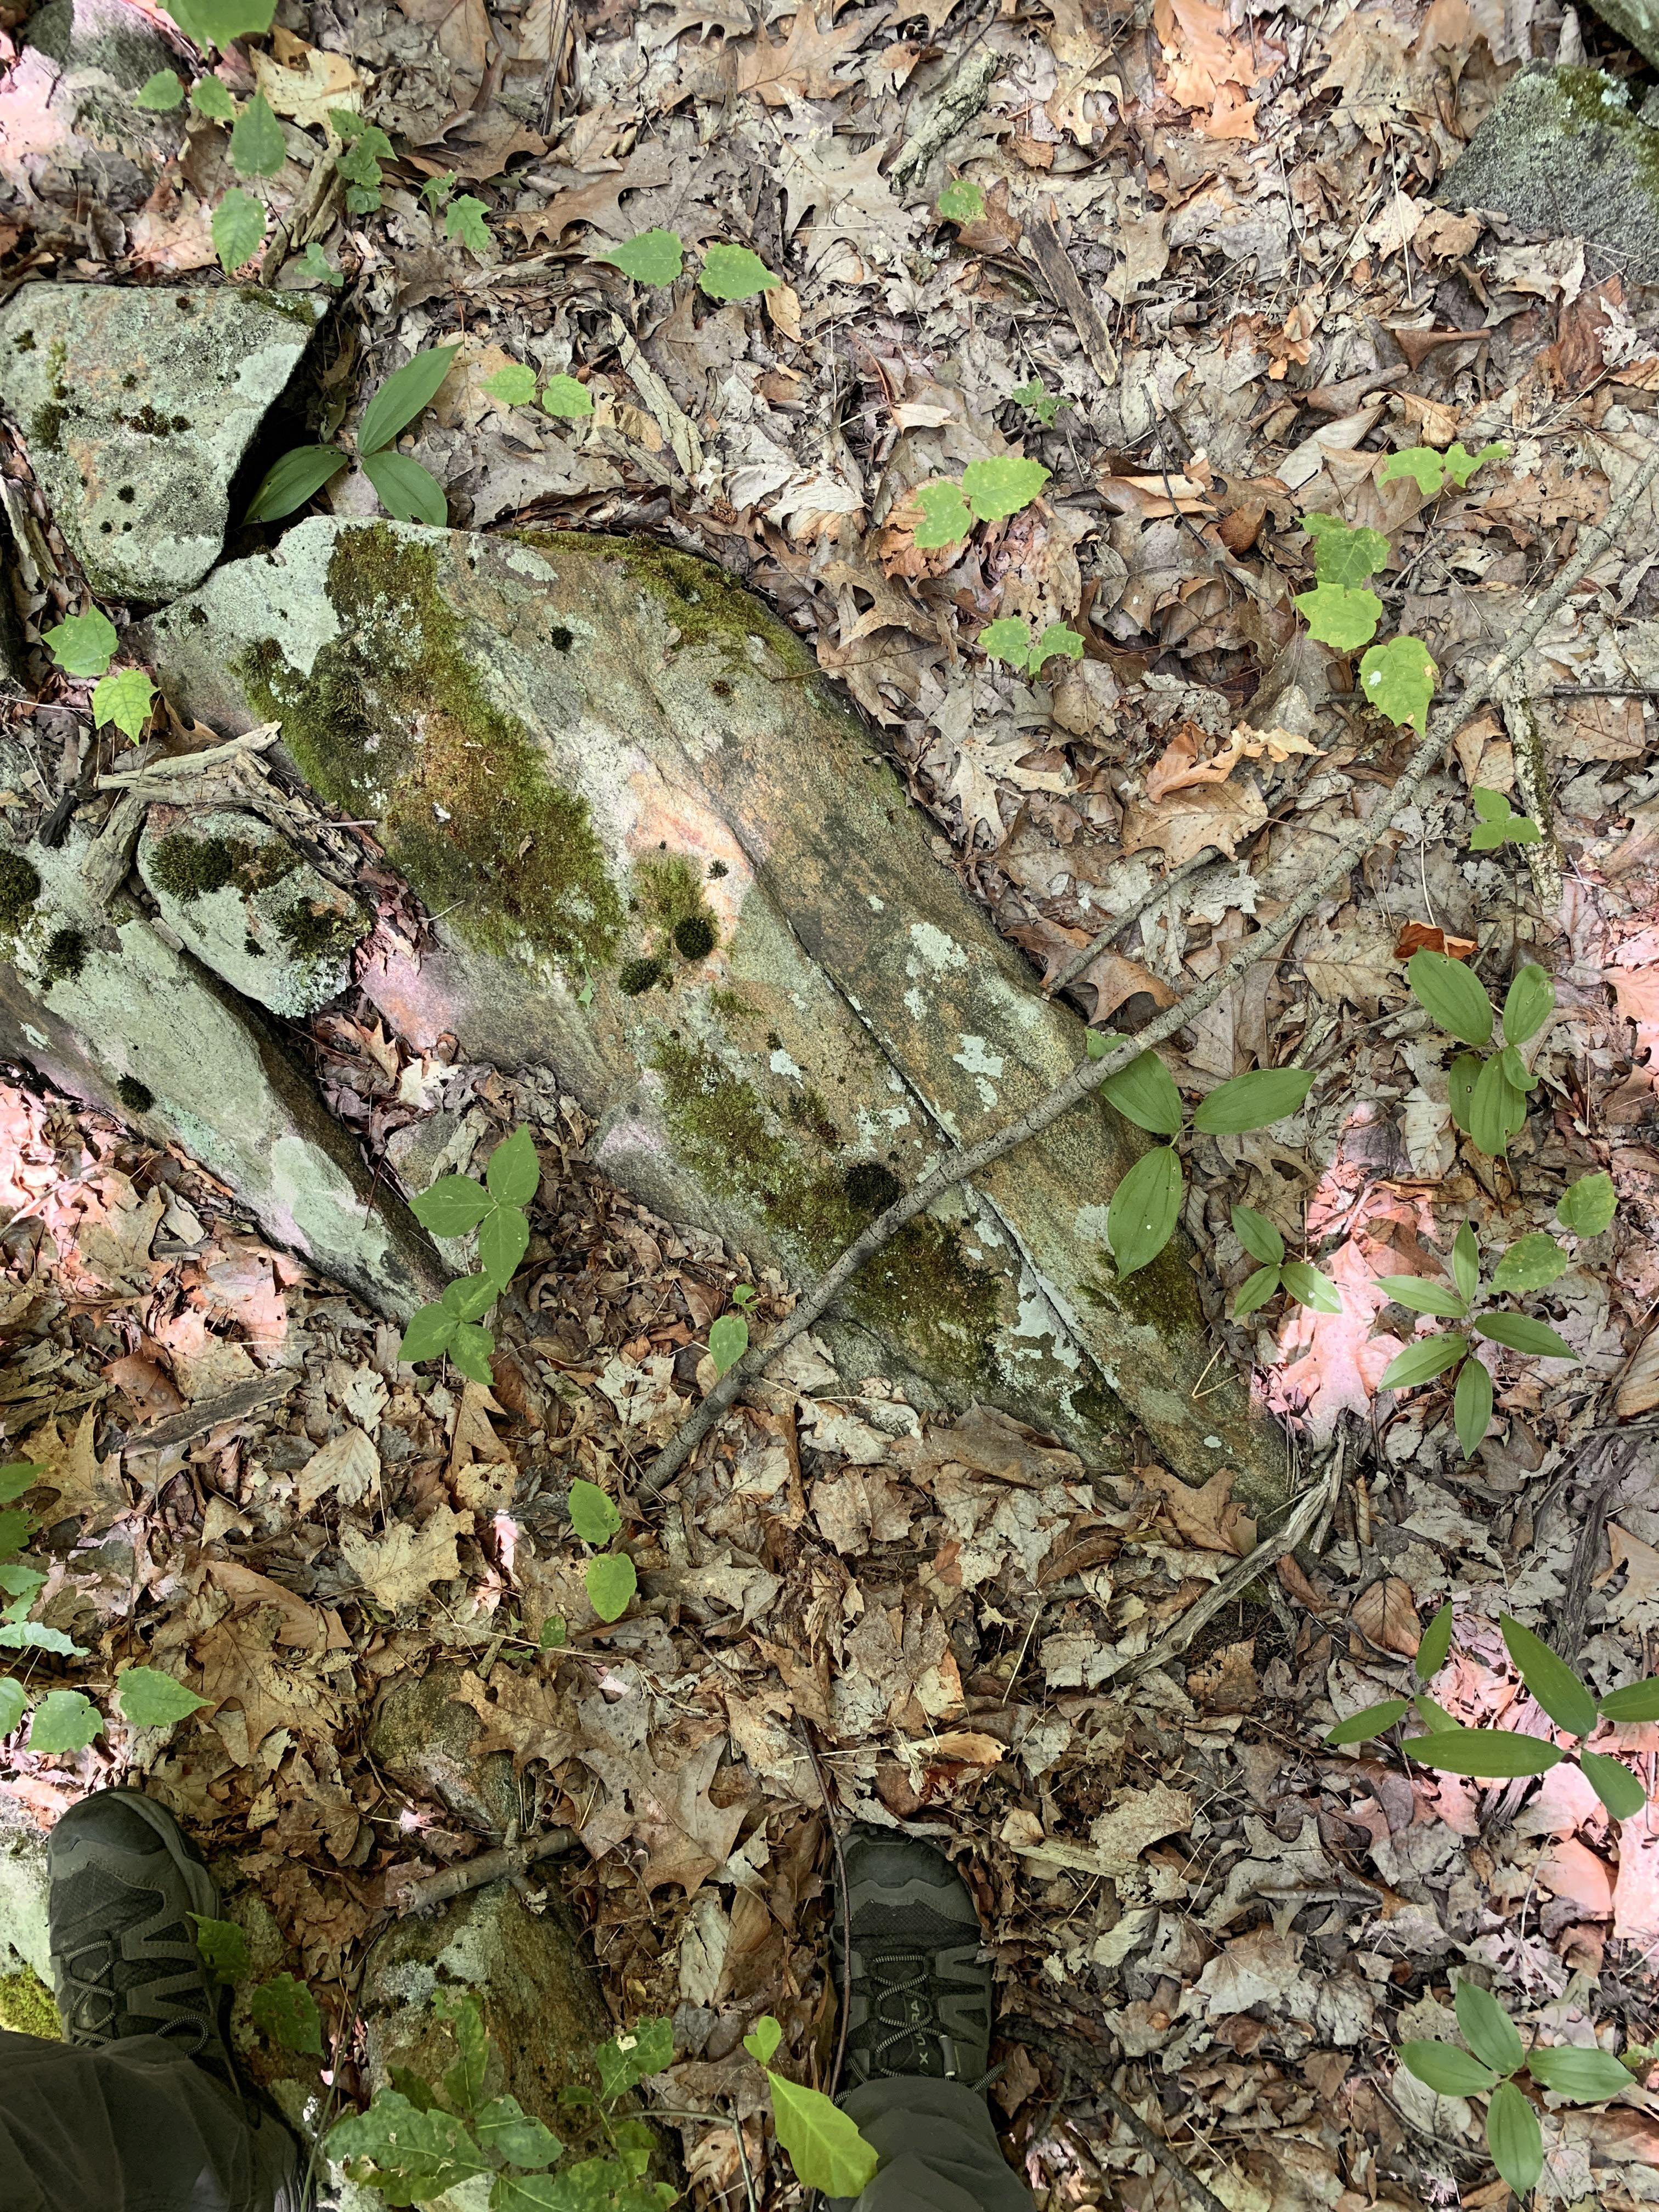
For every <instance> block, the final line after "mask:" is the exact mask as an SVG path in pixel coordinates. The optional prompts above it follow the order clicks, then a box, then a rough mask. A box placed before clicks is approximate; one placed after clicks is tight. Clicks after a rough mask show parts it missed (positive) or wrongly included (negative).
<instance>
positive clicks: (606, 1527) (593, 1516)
mask: <svg viewBox="0 0 1659 2212" xmlns="http://www.w3.org/2000/svg"><path fill="white" fill-rule="evenodd" d="M568 1504H569V1510H570V1525H571V1527H572V1528H574V1530H575V1532H576V1534H577V1535H579V1536H580V1538H581V1540H582V1541H583V1542H584V1543H585V1544H593V1545H600V1544H603V1545H606V1546H609V1545H610V1543H611V1541H612V1539H613V1538H615V1537H616V1536H617V1534H620V1532H621V1529H622V1515H621V1513H620V1512H619V1511H618V1510H617V1504H616V1502H615V1500H614V1499H613V1498H611V1496H610V1495H609V1493H608V1492H605V1491H603V1490H601V1489H600V1487H599V1484H598V1483H597V1482H588V1481H586V1480H585V1479H584V1478H583V1477H581V1476H580V1475H579V1476H578V1477H577V1478H576V1480H574V1482H573V1483H572V1484H571V1486H570V1496H569V1500H568ZM583 1580H584V1581H585V1583H586V1588H587V1601H588V1603H589V1604H590V1605H591V1606H592V1608H593V1610H594V1612H595V1613H598V1615H599V1619H600V1620H604V1621H612V1620H621V1619H622V1617H623V1613H626V1612H627V1610H628V1608H629V1605H630V1604H631V1603H632V1601H633V1597H634V1593H635V1590H636V1589H638V1588H639V1576H638V1575H637V1573H636V1572H635V1567H634V1562H633V1561H632V1559H629V1556H628V1554H627V1553H626V1552H613V1551H610V1550H605V1551H603V1552H601V1553H599V1556H598V1557H597V1558H596V1559H590V1560H589V1561H588V1563H587V1568H586V1574H585V1575H584V1577H583Z"/></svg>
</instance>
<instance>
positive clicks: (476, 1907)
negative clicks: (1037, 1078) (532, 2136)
mask: <svg viewBox="0 0 1659 2212" xmlns="http://www.w3.org/2000/svg"><path fill="white" fill-rule="evenodd" d="M535 1881H536V1883H537V1886H538V1888H542V1889H544V1893H545V1899H546V1901H545V1905H544V1909H543V1910H542V1911H539V1912H532V1911H530V1909H529V1907H528V1906H527V1905H526V1904H525V1902H524V1900H523V1899H521V1898H520V1895H519V1893H518V1891H517V1890H516V1889H515V1888H514V1887H513V1885H512V1884H511V1883H510V1882H505V1881H498V1882H492V1883H490V1884H489V1887H486V1888H483V1889H477V1890H474V1891H472V1892H471V1893H470V1894H468V1895H466V1896H464V1897H458V1898H455V1899H452V1900H451V1902H450V1903H449V1904H447V1905H441V1906H440V1907H439V1908H438V1910H437V1911H435V1912H431V1913H424V1914H421V1915H419V1916H416V1917H410V1918H409V1919H406V1920H401V1921H398V1923H396V1924H395V1925H394V1926H392V1927H391V1928H389V1929H387V1930H386V1934H385V1935H384V1936H381V1937H380V1940H379V1942H377V1943H376V1944H375V1945H374V1948H373V1949H372V1950H371V1951H370V1952H369V1954H368V1958H367V1960H365V1961H364V1964H363V1978H362V1991H361V1996H360V2000H359V2002H360V2005H361V2009H362V2021H363V2027H364V2033H365V2039H366V2043H367V2046H368V2049H367V2063H366V2066H365V2069H364V2070H365V2073H366V2075H367V2077H368V2083H369V2086H370V2087H372V2088H377V2089H378V2088H380V2087H384V2086H385V2084H386V2081H387V2080H388V2078H389V2074H388V2069H390V2068H391V2067H393V2066H399V2067H407V2068H408V2069H410V2072H411V2073H414V2074H417V2075H420V2076H421V2077H422V2080H425V2081H441V2080H442V2078H443V2075H444V2073H445V2071H446V2070H447V2069H448V2068H449V2067H451V2066H453V2064H454V2063H455V2045H454V2041H453V2037H452V2036H451V2034H450V2033H449V2031H448V2030H447V2028H446V2027H443V2026H442V2025H441V2023H440V2022H438V2021H437V2020H436V2019H435V2016H434V2014H433V2010H432V2001H433V1998H434V1996H435V1994H436V1993H437V1992H438V1991H439V1990H446V1991H447V1992H449V1993H451V1994H454V1995H459V1993H460V1992H461V1991H462V1990H471V1991H472V1992H473V1994H474V1995H475V1996H477V1999H478V2001H479V2003H480V2006H481V2007H482V2009H483V2020H484V2026H485V2027H486V2028H487V2029H488V2031H489V2034H490V2035H491V2036H492V2037H493V2038H494V2039H495V2045H496V2048H497V2051H498V2053H499V2058H498V2060H497V2065H498V2067H499V2069H500V2070H499V2075H492V2078H491V2079H490V2080H489V2081H488V2082H487V2083H486V2085H485V2088H486V2093H487V2094H489V2095H490V2096H498V2095H501V2093H503V2092H505V2093H507V2095H509V2096H513V2097H516V2098H517V2099H518V2100H519V2102H520V2105H521V2106H523V2107H524V2109H525V2111H526V2112H531V2113H533V2114H534V2115H535V2116H536V2118H538V2119H541V2120H543V2121H544V2122H545V2123H546V2124H548V2126H550V2128H552V2130H553V2131H554V2133H555V2134H556V2135H557V2136H559V2137H560V2138H561V2139H562V2140H570V2139H571V2137H572V2115H571V2113H570V2112H569V2110H568V2108H564V2109H562V2108H561V2106H560V2105H559V2102H558V2096H559V2092H560V2090H561V2089H562V2088H564V2087H566V2086H567V2085H568V2084H569V2083H571V2082H574V2081H581V2082H586V2083H587V2084H589V2085H590V2086H592V2085H593V2084H595V2083H596V2082H597V2079H598V2077H597V2075H596V2073H595V2071H594V2068H593V2052H594V2051H595V2050H596V2048H597V2047H598V2046H599V2045H600V2044H601V2043H604V2042H605V2041H606V2040H607V2039H608V2038H609V2037H610V2036H611V2034H612V2033H613V2032H614V2031H613V2029H612V2027H611V2020H610V2016H609V2015H608V2014H607V2013H606V2011H605V2005H604V2003H603V2002H602V2001H601V1999H600V1996H599V1990H598V1989H597V1988H596V1987H595V1985H594V1982H593V1978H592V1968H591V1967H590V1966H589V1965H588V1962H587V1960H586V1955H585V1952H584V1947H583V1943H582V1939H581V1936H580V1933H579V1932H578V1929H577V1928H576V1925H575V1923H574V1919H573V1917H572V1916H571V1912H570V1908H569V1907H568V1905H566V1903H565V1901H564V1899H563V1898H562V1895H561V1894H560V1893H559V1890H558V1888H557V1887H556V1883H557V1876H556V1874H555V1873H554V1872H553V1871H552V1869H550V1868H538V1869H537V1871H536V1875H535Z"/></svg>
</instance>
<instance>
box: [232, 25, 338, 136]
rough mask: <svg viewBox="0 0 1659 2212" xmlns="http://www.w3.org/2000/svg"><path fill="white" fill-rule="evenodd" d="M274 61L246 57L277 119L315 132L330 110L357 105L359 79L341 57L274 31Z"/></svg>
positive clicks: (252, 55)
mask: <svg viewBox="0 0 1659 2212" xmlns="http://www.w3.org/2000/svg"><path fill="white" fill-rule="evenodd" d="M272 43H273V45H274V46H276V54H275V57H274V58H273V56H271V55H270V54H265V53H260V52H257V51H255V52H251V53H250V54H249V57H248V58H249V59H250V60H251V61H252V64H253V76H254V82H256V83H257V85H258V88H259V90H260V91H261V92H262V93H264V96H265V98H266V99H267V100H269V101H270V105H271V106H272V107H273V108H274V109H275V110H276V112H277V114H278V115H286V116H288V117H289V118H291V119H292V120H293V121H294V122H295V123H297V124H298V125H299V126H300V128H301V130H302V131H320V130H323V129H324V128H325V127H326V125H327V123H328V111H329V109H330V108H331V107H350V108H357V107H361V106H362V96H363V80H362V77H361V76H359V75H358V74H357V71H356V70H355V69H354V68H353V67H352V65H351V64H350V62H349V60H348V59H347V58H346V57H345V56H344V55H343V54H339V53H332V52H328V53H325V52H323V51H322V50H321V49H320V48H319V47H317V46H307V44H306V42H305V41H304V40H303V39H296V38H295V36H294V35H293V33H291V32H287V31H283V29H281V28H280V27H279V28H278V29H277V30H276V31H275V32H274V33H272Z"/></svg>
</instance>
